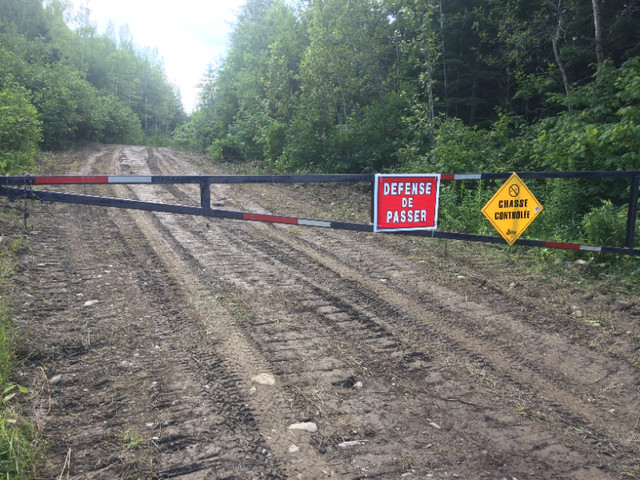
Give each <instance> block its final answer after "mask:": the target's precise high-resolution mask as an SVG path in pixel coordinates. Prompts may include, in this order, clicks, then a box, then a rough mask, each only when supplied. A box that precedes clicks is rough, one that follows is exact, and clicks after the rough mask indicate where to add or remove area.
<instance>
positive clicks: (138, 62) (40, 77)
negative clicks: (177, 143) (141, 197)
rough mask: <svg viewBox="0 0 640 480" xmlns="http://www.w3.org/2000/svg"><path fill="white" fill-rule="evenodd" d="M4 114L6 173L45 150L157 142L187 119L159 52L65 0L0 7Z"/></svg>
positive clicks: (1, 161) (1, 168)
mask: <svg viewBox="0 0 640 480" xmlns="http://www.w3.org/2000/svg"><path fill="white" fill-rule="evenodd" d="M70 25H71V26H73V28H72V27H71V26H70ZM0 112H1V113H0V173H6V172H10V173H17V172H20V173H22V172H25V171H26V170H27V169H28V168H29V167H30V166H31V164H32V162H33V159H34V157H35V155H36V154H37V153H38V152H39V151H41V150H45V151H46V150H61V149H66V148H71V147H73V146H76V145H78V144H81V143H83V142H103V143H122V144H142V143H157V142H158V141H161V139H162V138H168V137H169V135H170V134H171V132H172V131H173V130H174V129H175V128H176V127H177V126H178V125H180V124H182V123H184V121H185V120H186V115H185V114H184V112H183V109H182V105H181V103H180V99H179V94H178V92H177V91H176V89H175V87H173V86H172V85H171V84H170V83H169V82H168V80H167V78H166V75H165V73H164V71H163V68H162V64H161V61H160V58H159V56H158V52H157V51H153V50H150V49H148V48H147V49H141V48H140V47H138V46H136V45H135V44H134V42H133V39H132V38H131V35H130V33H129V32H128V30H127V27H126V26H125V27H121V28H120V31H119V32H118V33H116V31H115V26H113V27H112V28H110V29H109V30H108V31H107V32H106V33H105V34H103V35H98V33H97V32H96V28H95V26H94V25H93V24H92V23H91V21H90V11H89V10H88V9H87V8H83V9H80V10H79V11H76V12H74V11H73V10H72V9H71V7H70V5H69V4H67V3H65V2H64V1H62V0H47V1H45V2H42V1H41V0H0Z"/></svg>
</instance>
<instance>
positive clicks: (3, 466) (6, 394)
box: [0, 211, 40, 480]
mask: <svg viewBox="0 0 640 480" xmlns="http://www.w3.org/2000/svg"><path fill="white" fill-rule="evenodd" d="M0 217H1V218H0V220H1V222H0V223H2V224H3V226H5V225H6V226H7V227H8V229H11V228H12V227H15V228H13V232H19V228H20V227H18V225H19V224H20V216H19V215H17V214H13V212H11V211H9V212H2V211H0ZM3 233H4V234H6V233H7V232H6V230H4V229H3ZM26 247H27V241H26V239H25V238H24V237H23V236H22V235H20V234H16V235H12V238H7V237H4V238H3V240H2V242H0V479H2V480H27V479H30V478H34V477H35V464H36V463H37V462H36V460H37V458H38V457H39V455H40V450H39V448H40V447H39V446H38V441H37V435H36V432H35V429H34V428H33V427H32V426H31V425H30V424H29V423H27V422H25V421H24V420H23V419H22V418H21V417H20V397H21V396H23V395H26V394H28V391H27V389H26V388H25V387H22V386H20V385H17V384H15V383H14V382H13V381H12V373H13V370H14V367H15V362H16V359H15V355H14V351H13V345H14V341H15V332H14V331H13V329H12V327H11V321H10V317H9V313H8V308H7V305H6V301H5V298H6V297H7V296H8V295H10V293H11V290H12V284H11V276H12V274H13V271H14V268H15V264H16V260H17V257H18V255H19V254H20V252H21V251H23V250H24V249H25V248H26Z"/></svg>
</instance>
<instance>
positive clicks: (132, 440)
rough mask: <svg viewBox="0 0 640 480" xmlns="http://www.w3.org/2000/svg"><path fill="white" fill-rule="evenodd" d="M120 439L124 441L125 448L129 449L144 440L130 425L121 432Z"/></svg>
mask: <svg viewBox="0 0 640 480" xmlns="http://www.w3.org/2000/svg"><path fill="white" fill-rule="evenodd" d="M122 441H123V442H124V446H125V448H126V449H127V450H131V449H134V448H136V447H137V446H138V445H140V444H141V443H142V442H144V438H142V437H140V436H139V435H137V434H136V433H135V431H134V430H133V429H132V428H131V427H130V426H127V428H125V429H124V432H122Z"/></svg>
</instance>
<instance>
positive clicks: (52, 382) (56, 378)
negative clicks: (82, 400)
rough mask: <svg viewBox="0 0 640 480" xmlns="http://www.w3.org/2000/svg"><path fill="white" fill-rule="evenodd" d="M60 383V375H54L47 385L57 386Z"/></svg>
mask: <svg viewBox="0 0 640 480" xmlns="http://www.w3.org/2000/svg"><path fill="white" fill-rule="evenodd" d="M61 381H62V375H60V374H58V375H54V376H53V377H51V378H50V379H49V385H57V384H59V383H60V382H61Z"/></svg>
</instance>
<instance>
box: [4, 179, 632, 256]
mask: <svg viewBox="0 0 640 480" xmlns="http://www.w3.org/2000/svg"><path fill="white" fill-rule="evenodd" d="M517 173H518V176H519V177H520V178H522V179H558V178H587V179H598V178H628V179H629V180H630V194H629V207H628V212H627V228H626V238H625V247H624V248H622V247H614V246H607V245H601V246H597V245H582V244H578V243H567V242H552V241H545V240H533V239H523V238H520V239H518V240H516V241H515V242H514V244H515V245H522V246H529V247H542V248H559V249H566V250H582V251H592V252H600V253H613V254H620V255H635V256H638V255H640V249H636V248H634V246H635V229H636V217H637V213H638V197H639V190H640V171H619V172H538V173H535V172H517ZM510 175H511V173H466V174H441V175H440V179H441V181H478V180H500V179H507V178H508V177H509V176H510ZM374 179H375V175H373V174H362V175H357V174H354V175H348V174H347V175H124V176H123V175H60V176H30V175H21V176H5V177H0V196H5V197H8V198H9V200H11V201H15V200H17V199H34V200H38V201H41V202H62V203H76V204H81V205H94V206H103V207H115V208H127V209H133V210H145V211H152V212H166V213H179V214H186V215H198V216H204V217H215V218H223V219H233V220H251V221H259V222H272V223H284V224H290V225H301V226H311V227H321V228H334V229H339V230H352V231H361V232H373V231H374V227H373V225H371V224H361V223H349V222H337V221H327V220H314V219H307V218H298V217H288V216H280V215H271V214H260V213H249V212H239V211H232V210H224V209H218V208H211V185H213V184H251V183H268V184H282V183H354V182H367V183H371V184H373V182H374ZM105 184H110V185H117V184H121V185H122V184H126V185H163V184H197V185H199V186H200V206H199V207H198V206H189V205H177V204H166V203H156V202H145V201H140V200H130V199H124V198H115V197H102V196H93V195H85V194H75V193H65V192H53V191H48V190H34V188H33V187H34V186H38V185H105ZM393 233H394V234H396V235H410V236H420V237H431V238H443V239H453V240H465V241H473V242H485V243H497V244H504V243H505V240H504V239H502V238H501V237H497V236H488V235H477V234H469V233H458V232H447V231H439V230H429V231H421V230H417V231H400V232H393Z"/></svg>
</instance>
